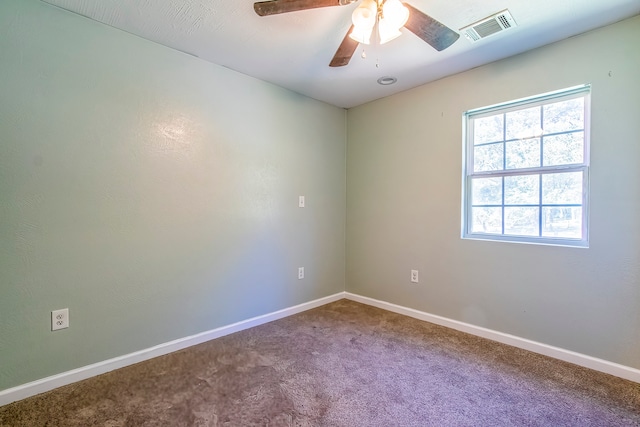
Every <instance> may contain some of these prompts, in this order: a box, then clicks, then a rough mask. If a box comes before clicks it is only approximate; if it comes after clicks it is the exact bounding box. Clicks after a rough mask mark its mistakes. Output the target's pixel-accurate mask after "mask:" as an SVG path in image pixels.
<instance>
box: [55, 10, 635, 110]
mask: <svg viewBox="0 0 640 427" xmlns="http://www.w3.org/2000/svg"><path fill="white" fill-rule="evenodd" d="M43 1H45V2H47V3H50V4H52V5H55V6H58V7H60V8H63V9H67V10H69V11H71V12H74V13H78V14H80V15H84V16H86V17H89V18H91V19H94V20H96V21H100V22H102V23H104V24H107V25H110V26H112V27H115V28H119V29H121V30H124V31H126V32H129V33H132V34H135V35H138V36H140V37H143V38H145V39H148V40H151V41H154V42H156V43H160V44H162V45H165V46H168V47H171V48H174V49H177V50H180V51H183V52H186V53H189V54H191V55H194V56H197V57H199V58H201V59H203V60H205V61H209V62H212V63H215V64H219V65H222V66H224V67H228V68H231V69H233V70H236V71H239V72H241V73H244V74H247V75H250V76H253V77H256V78H258V79H261V80H265V81H267V82H271V83H274V84H276V85H279V86H282V87H285V88H288V89H291V90H293V91H295V92H298V93H301V94H304V95H307V96H309V97H312V98H315V99H318V100H321V101H325V102H327V103H329V104H333V105H336V106H339V107H344V108H350V107H354V106H357V105H360V104H363V103H366V102H369V101H372V100H374V99H378V98H382V97H385V96H389V95H391V94H394V93H397V92H401V91H403V90H407V89H410V88H413V87H416V86H419V85H422V84H424V83H428V82H430V81H433V80H436V79H439V78H442V77H444V76H447V75H451V74H455V73H459V72H461V71H465V70H468V69H471V68H474V67H477V66H480V65H483V64H486V63H489V62H492V61H496V60H498V59H502V58H505V57H508V56H511V55H514V54H517V53H521V52H524V51H527V50H530V49H533V48H536V47H539V46H543V45H546V44H549V43H552V42H555V41H558V40H562V39H565V38H567V37H570V36H573V35H576V34H580V33H583V32H585V31H588V30H591V29H594V28H597V27H601V26H603V25H607V24H610V23H613V22H616V21H619V20H622V19H625V18H628V17H631V16H634V15H637V14H639V13H640V0H536V1H531V0H482V1H478V0H442V1H436V0H406V1H407V3H409V4H411V5H412V6H414V7H415V8H417V9H419V10H421V11H422V12H424V13H426V14H427V15H429V16H431V17H433V18H435V19H436V20H438V21H440V22H442V23H443V24H444V25H446V26H448V27H450V28H451V29H453V30H455V31H459V29H460V28H462V27H464V26H467V25H469V24H471V23H474V22H476V21H478V20H480V19H483V18H485V17H487V16H489V15H492V14H494V13H497V12H500V11H502V10H504V9H509V11H510V12H511V14H512V15H513V18H514V19H515V21H516V23H517V27H515V28H511V29H509V30H506V31H503V32H500V33H497V34H495V35H493V36H490V37H488V38H485V39H481V40H479V41H478V42H475V43H472V42H470V41H469V40H467V39H466V38H465V37H463V36H461V37H460V38H459V39H458V41H457V42H455V43H454V44H453V45H452V46H451V47H449V48H448V49H446V50H443V51H441V52H438V51H436V50H435V49H433V48H432V47H431V46H429V45H428V44H427V43H425V42H424V41H422V40H421V39H419V38H418V37H417V36H416V35H414V34H413V33H411V32H409V31H408V30H406V29H403V30H402V33H403V34H402V36H401V37H399V38H397V39H395V40H393V41H391V42H390V43H387V44H385V45H382V46H374V47H371V46H367V47H365V52H366V56H367V58H366V59H362V58H361V56H360V54H361V51H362V47H363V46H362V45H361V46H359V47H358V49H357V51H356V53H355V54H354V56H353V58H352V59H351V62H350V63H349V64H348V65H346V66H344V67H338V68H332V67H329V66H328V64H329V62H330V61H331V58H332V57H333V55H334V53H335V51H336V49H337V48H338V46H339V45H340V43H341V42H342V39H343V37H344V35H345V34H346V32H347V30H348V29H349V27H350V25H351V13H352V11H353V9H355V8H356V7H357V5H358V3H354V4H351V5H347V6H336V7H326V8H319V9H311V10H303V11H297V12H290V13H285V14H280V15H272V16H265V17H260V16H258V15H257V14H256V13H255V12H254V10H253V1H251V0H43ZM336 3H337V0H336ZM382 76H393V77H396V78H397V83H395V84H393V85H389V86H381V85H379V84H378V83H377V79H378V78H380V77H382Z"/></svg>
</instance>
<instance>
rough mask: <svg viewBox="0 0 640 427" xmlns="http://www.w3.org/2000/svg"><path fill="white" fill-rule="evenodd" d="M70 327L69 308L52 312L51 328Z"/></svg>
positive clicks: (55, 329) (53, 329)
mask: <svg viewBox="0 0 640 427" xmlns="http://www.w3.org/2000/svg"><path fill="white" fill-rule="evenodd" d="M68 327H69V309H68V308H63V309H62V310H54V311H52V312H51V330H52V331H57V330H58V329H65V328H68Z"/></svg>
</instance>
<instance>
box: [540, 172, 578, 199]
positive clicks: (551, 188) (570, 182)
mask: <svg viewBox="0 0 640 427" xmlns="http://www.w3.org/2000/svg"><path fill="white" fill-rule="evenodd" d="M542 204H544V205H555V204H558V205H567V204H578V205H581V204H582V172H567V173H550V174H545V175H542Z"/></svg>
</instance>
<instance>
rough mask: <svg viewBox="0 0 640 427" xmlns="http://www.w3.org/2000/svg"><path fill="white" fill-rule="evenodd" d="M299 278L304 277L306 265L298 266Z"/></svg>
mask: <svg viewBox="0 0 640 427" xmlns="http://www.w3.org/2000/svg"><path fill="white" fill-rule="evenodd" d="M298 279H304V267H300V268H298Z"/></svg>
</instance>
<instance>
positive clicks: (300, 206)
mask: <svg viewBox="0 0 640 427" xmlns="http://www.w3.org/2000/svg"><path fill="white" fill-rule="evenodd" d="M298 207H299V208H304V196H299V197H298Z"/></svg>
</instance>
